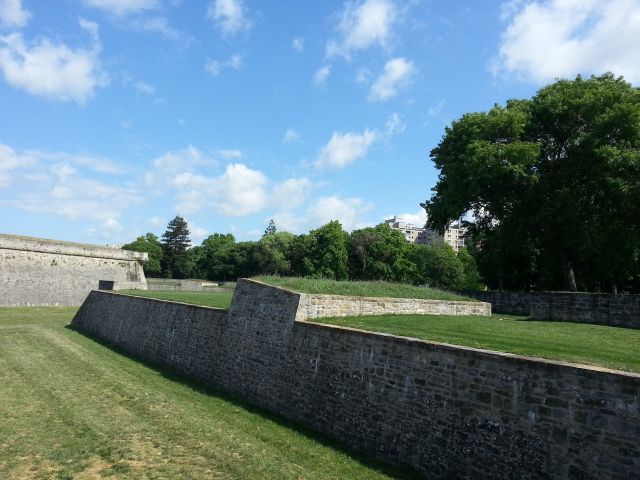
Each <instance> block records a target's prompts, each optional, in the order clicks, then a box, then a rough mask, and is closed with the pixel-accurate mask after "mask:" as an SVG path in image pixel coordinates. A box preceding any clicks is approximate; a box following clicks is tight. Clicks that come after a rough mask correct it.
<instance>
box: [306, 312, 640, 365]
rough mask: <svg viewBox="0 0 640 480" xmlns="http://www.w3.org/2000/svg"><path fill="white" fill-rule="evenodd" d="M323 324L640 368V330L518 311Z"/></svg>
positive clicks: (341, 320)
mask: <svg viewBox="0 0 640 480" xmlns="http://www.w3.org/2000/svg"><path fill="white" fill-rule="evenodd" d="M314 321H315V322H318V323H330V324H332V325H340V326H344V327H352V328H359V329H362V330H370V331H374V332H384V333H391V334H395V335H401V336H404V337H414V338H421V339H425V340H433V341H436V342H444V343H452V344H455V345H465V346H468V347H475V348H484V349H487V350H497V351H501V352H509V353H517V354H521V355H530V356H534V357H543V358H550V359H554V360H565V361H569V362H576V363H585V364H592V365H599V366H603V367H609V368H615V369H620V370H628V371H635V372H640V330H631V329H627V328H617V327H605V326H600V325H587V324H581V323H568V322H540V321H533V320H529V319H527V317H517V316H513V315H498V314H494V315H492V316H491V317H476V316H459V317H455V316H444V315H443V316H440V315H387V316H362V317H343V318H321V319H316V320H314Z"/></svg>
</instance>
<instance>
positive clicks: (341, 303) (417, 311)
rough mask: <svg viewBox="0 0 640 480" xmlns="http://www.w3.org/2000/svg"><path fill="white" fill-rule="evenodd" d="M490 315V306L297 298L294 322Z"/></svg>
mask: <svg viewBox="0 0 640 480" xmlns="http://www.w3.org/2000/svg"><path fill="white" fill-rule="evenodd" d="M386 314H412V315H484V316H487V315H491V304H490V303H485V302H459V301H442V300H421V299H412V298H386V297H385V298H381V297H348V296H341V295H311V294H300V304H299V307H298V317H297V320H306V319H312V318H323V317H324V318H326V317H353V316H360V315H386Z"/></svg>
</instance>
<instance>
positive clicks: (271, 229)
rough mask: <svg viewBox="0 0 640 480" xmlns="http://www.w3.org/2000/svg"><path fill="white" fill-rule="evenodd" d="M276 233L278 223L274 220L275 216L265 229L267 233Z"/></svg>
mask: <svg viewBox="0 0 640 480" xmlns="http://www.w3.org/2000/svg"><path fill="white" fill-rule="evenodd" d="M274 233H276V223H275V222H274V221H273V218H272V219H271V220H269V225H267V229H266V230H265V231H264V234H265V235H273V234H274Z"/></svg>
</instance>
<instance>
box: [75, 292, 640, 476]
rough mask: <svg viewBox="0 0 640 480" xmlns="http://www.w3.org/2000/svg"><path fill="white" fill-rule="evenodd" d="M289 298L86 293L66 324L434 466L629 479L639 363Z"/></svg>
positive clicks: (639, 446) (635, 466)
mask: <svg viewBox="0 0 640 480" xmlns="http://www.w3.org/2000/svg"><path fill="white" fill-rule="evenodd" d="M300 302H301V295H299V294H296V293H293V292H290V291H287V290H284V289H280V288H274V287H269V286H266V285H263V284H260V283H257V282H253V281H246V280H243V281H239V282H238V284H237V287H236V290H235V293H234V298H233V302H232V305H231V308H230V309H229V311H228V312H227V311H225V310H219V309H212V308H206V307H195V306H189V305H183V304H178V303H172V302H162V301H157V300H150V299H143V298H134V297H128V296H124V295H118V294H113V293H107V292H92V293H91V295H90V296H89V297H88V299H87V301H86V302H85V303H84V305H83V306H82V308H81V309H80V310H79V312H78V314H77V315H76V317H75V318H74V319H73V322H72V326H73V327H75V328H76V329H78V330H80V331H83V332H85V333H87V334H90V335H95V336H97V337H99V338H101V339H102V340H106V341H108V342H112V343H114V344H115V345H117V346H118V347H120V348H122V349H123V350H125V351H127V352H128V353H131V354H133V355H136V356H138V357H139V358H142V359H145V360H147V361H151V362H153V363H155V364H158V365H162V366H165V367H168V368H170V369H172V370H174V371H176V372H178V373H181V374H183V375H186V376H188V377H191V378H195V379H198V380H201V381H203V382H205V383H208V384H210V385H212V386H214V387H216V388H220V389H223V390H225V391H227V392H230V393H232V394H235V395H236V396H238V397H240V398H242V399H244V400H246V401H249V402H251V403H253V404H256V405H259V406H261V407H263V408H266V409H268V410H270V411H272V412H276V413H279V414H281V415H283V416H285V417H287V418H290V419H292V420H295V421H298V422H300V423H302V424H305V425H307V426H309V427H311V428H314V429H316V430H318V431H320V432H322V433H324V434H326V435H328V436H330V437H333V438H335V439H338V440H340V441H342V442H344V443H345V444H347V445H349V446H351V447H354V448H357V449H361V450H364V451H367V452H369V453H370V454H372V455H373V456H375V457H377V458H379V459H382V460H385V461H388V462H392V463H397V464H403V465H408V466H411V467H413V468H415V469H416V470H417V471H418V472H420V473H421V474H423V475H424V476H426V477H428V478H431V479H454V478H456V479H457V478H466V479H483V478H486V479H514V478H516V479H549V478H559V479H567V478H584V479H603V478H607V479H620V480H622V479H625V480H626V479H632V478H639V472H640V442H639V441H638V440H639V439H640V375H638V374H633V373H623V372H617V371H610V370H606V369H599V368H587V367H581V366H576V365H570V364H565V363H561V362H552V361H542V360H538V359H532V358H526V357H521V356H517V355H509V354H500V353H495V352H489V351H483V350H477V349H472V348H464V347H454V346H450V345H444V344H438V343H433V342H427V341H422V340H415V339H408V338H403V337H396V336H393V335H385V334H376V333H371V332H363V331H359V330H354V329H348V328H341V327H334V326H327V325H321V324H315V323H309V322H305V321H299V320H298V321H296V320H295V317H296V315H297V314H299V304H300ZM327 468H328V469H330V468H331V466H330V465H328V466H327Z"/></svg>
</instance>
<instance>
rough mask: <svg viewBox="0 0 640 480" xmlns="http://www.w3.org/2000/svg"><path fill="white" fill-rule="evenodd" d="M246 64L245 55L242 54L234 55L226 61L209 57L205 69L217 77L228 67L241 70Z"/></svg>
mask: <svg viewBox="0 0 640 480" xmlns="http://www.w3.org/2000/svg"><path fill="white" fill-rule="evenodd" d="M243 65H244V57H243V56H242V55H232V56H231V57H229V59H228V60H226V61H220V60H213V59H211V58H208V59H207V61H206V63H205V65H204V69H205V70H206V71H207V72H208V73H209V74H211V75H213V76H214V77H217V76H218V75H220V74H221V73H222V71H223V70H224V69H226V68H231V69H233V70H240V69H241V68H242V66H243Z"/></svg>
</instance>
